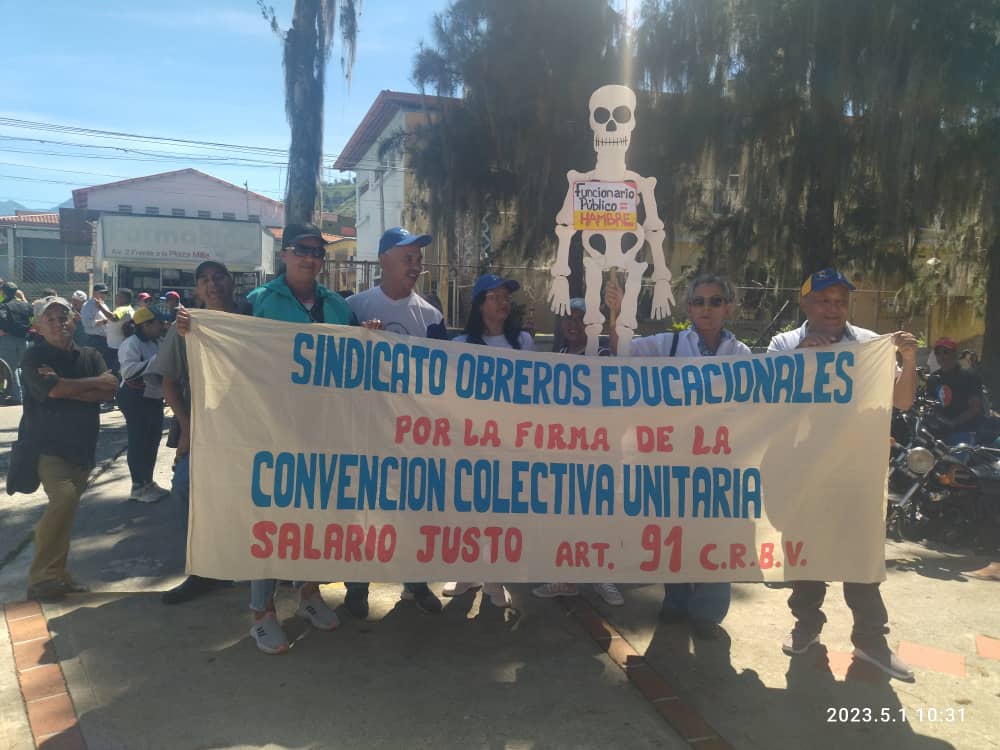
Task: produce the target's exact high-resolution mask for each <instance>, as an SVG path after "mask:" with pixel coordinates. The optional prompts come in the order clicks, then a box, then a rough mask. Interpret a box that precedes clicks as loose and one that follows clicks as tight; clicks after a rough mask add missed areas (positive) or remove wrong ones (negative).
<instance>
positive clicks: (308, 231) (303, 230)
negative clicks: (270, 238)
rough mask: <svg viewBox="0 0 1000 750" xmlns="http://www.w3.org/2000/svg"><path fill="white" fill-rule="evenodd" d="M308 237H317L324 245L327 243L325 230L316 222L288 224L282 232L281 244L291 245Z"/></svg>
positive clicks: (283, 245)
mask: <svg viewBox="0 0 1000 750" xmlns="http://www.w3.org/2000/svg"><path fill="white" fill-rule="evenodd" d="M306 237H315V238H317V239H318V240H319V241H320V242H322V243H323V244H324V245H325V244H327V242H326V240H324V239H323V231H322V230H321V229H320V228H319V227H318V226H316V225H315V224H287V225H286V226H285V228H284V230H283V231H282V232H281V246H282V247H291V246H292V245H294V244H295V243H296V242H298V241H299V240H303V239H305V238H306Z"/></svg>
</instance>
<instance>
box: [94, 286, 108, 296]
mask: <svg viewBox="0 0 1000 750" xmlns="http://www.w3.org/2000/svg"><path fill="white" fill-rule="evenodd" d="M94 292H95V293H97V292H103V293H104V294H107V293H108V285H107V284H94Z"/></svg>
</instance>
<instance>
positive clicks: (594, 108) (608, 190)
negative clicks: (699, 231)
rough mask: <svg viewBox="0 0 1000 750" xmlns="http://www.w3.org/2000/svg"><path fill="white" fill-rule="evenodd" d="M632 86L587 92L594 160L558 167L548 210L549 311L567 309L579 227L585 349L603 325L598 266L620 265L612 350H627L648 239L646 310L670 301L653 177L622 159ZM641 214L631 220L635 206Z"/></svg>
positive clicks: (659, 314) (592, 350) (630, 125)
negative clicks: (551, 248) (561, 183)
mask: <svg viewBox="0 0 1000 750" xmlns="http://www.w3.org/2000/svg"><path fill="white" fill-rule="evenodd" d="M635 102H636V99H635V92H633V91H632V89H630V88H628V87H627V86H614V85H613V86H602V87H601V88H599V89H597V91H595V92H594V93H593V94H592V95H591V97H590V129H591V130H592V131H593V132H594V151H595V152H596V153H597V164H596V165H595V167H594V169H592V170H591V171H589V172H577V171H576V170H570V171H569V172H567V173H566V180H567V182H568V188H567V190H566V198H565V200H564V201H563V206H562V208H561V209H560V211H559V213H558V214H556V237H557V238H558V239H559V245H558V249H557V251H556V262H555V263H554V264H553V265H552V269H551V274H552V286H551V288H550V289H549V302H550V304H551V307H552V312H554V313H555V314H556V315H568V314H569V301H570V298H569V274H570V268H569V247H570V242H571V240H572V239H573V235H575V234H576V233H577V232H582V233H583V237H582V239H583V251H584V256H583V269H584V289H585V291H584V299H585V301H586V304H587V311H586V313H585V314H584V317H583V323H584V326H585V328H586V332H587V350H586V352H587V354H588V355H596V354H597V344H598V339H599V337H600V334H601V330H602V329H603V328H604V315H603V314H602V313H601V284H602V282H603V280H604V272H605V271H612V272H614V274H613V276H612V278H613V279H614V278H615V277H616V276H617V270H616V269H621V270H622V271H624V272H625V292H624V295H623V296H622V309H621V313H620V314H619V315H618V317H617V319H612V325H613V326H614V328H615V332H616V333H617V334H618V354H619V355H620V356H628V352H629V348H630V345H631V342H632V337H633V335H634V334H635V329H636V326H637V325H638V320H637V318H636V312H637V308H638V304H639V290H640V289H641V287H642V275H643V273H645V271H646V268H647V267H648V266H649V264H648V263H646V262H643V261H640V260H639V259H638V255H639V253H640V252H641V251H642V248H643V246H644V245H645V244H646V243H647V242H648V243H649V250H648V255H649V259H650V260H651V261H652V263H653V303H652V310H651V317H652V318H653V319H654V320H659V319H661V318H665V317H667V316H668V315H669V314H670V308H671V307H672V306H673V305H674V295H673V291H672V290H671V289H670V279H671V274H670V269H669V268H667V261H666V258H665V257H664V254H663V240H664V232H663V222H662V221H661V220H660V216H659V213H658V212H657V210H656V196H655V190H656V178H655V177H643V176H642V175H640V174H637V173H636V172H633V171H631V170H629V169H628V168H627V167H626V166H625V153H626V152H627V151H628V147H629V144H630V142H631V139H632V131H633V130H634V129H635ZM640 205H642V207H643V209H644V211H645V221H644V222H643V223H642V224H639V223H638V216H639V210H638V209H639V206H640Z"/></svg>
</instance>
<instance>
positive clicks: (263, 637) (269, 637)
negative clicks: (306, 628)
mask: <svg viewBox="0 0 1000 750" xmlns="http://www.w3.org/2000/svg"><path fill="white" fill-rule="evenodd" d="M250 635H252V636H253V639H254V640H255V641H256V642H257V648H259V649H260V650H261V651H263V652H264V653H265V654H283V653H285V652H286V651H287V650H288V637H287V636H286V635H285V631H284V630H282V629H281V625H279V624H278V618H277V617H275V615H274V612H268V613H267V614H266V615H264V616H263V617H262V618H261V619H259V620H254V623H253V625H252V626H251V627H250Z"/></svg>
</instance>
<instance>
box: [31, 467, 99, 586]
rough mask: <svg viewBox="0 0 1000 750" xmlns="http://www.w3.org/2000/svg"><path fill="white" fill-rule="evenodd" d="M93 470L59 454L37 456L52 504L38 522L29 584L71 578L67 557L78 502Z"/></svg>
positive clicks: (39, 471)
mask: <svg viewBox="0 0 1000 750" xmlns="http://www.w3.org/2000/svg"><path fill="white" fill-rule="evenodd" d="M89 475H90V471H88V470H87V469H82V468H80V467H79V466H76V465H75V464H71V463H69V462H68V461H64V460H63V459H61V458H57V457H56V456H46V455H42V456H39V458H38V476H39V478H40V479H41V480H42V488H43V489H44V490H45V494H46V495H48V496H49V504H48V506H47V507H46V508H45V512H44V513H43V514H42V517H41V518H40V519H39V521H38V525H37V526H35V557H34V559H33V560H32V561H31V571H30V572H29V573H28V585H29V586H30V585H33V584H36V583H42V582H43V581H69V580H70V575H69V572H68V571H67V570H66V557H67V556H68V555H69V540H70V535H71V533H72V531H73V519H74V518H75V517H76V506H77V505H79V504H80V496H81V495H82V494H83V490H84V488H85V487H86V486H87V477H88V476H89Z"/></svg>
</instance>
